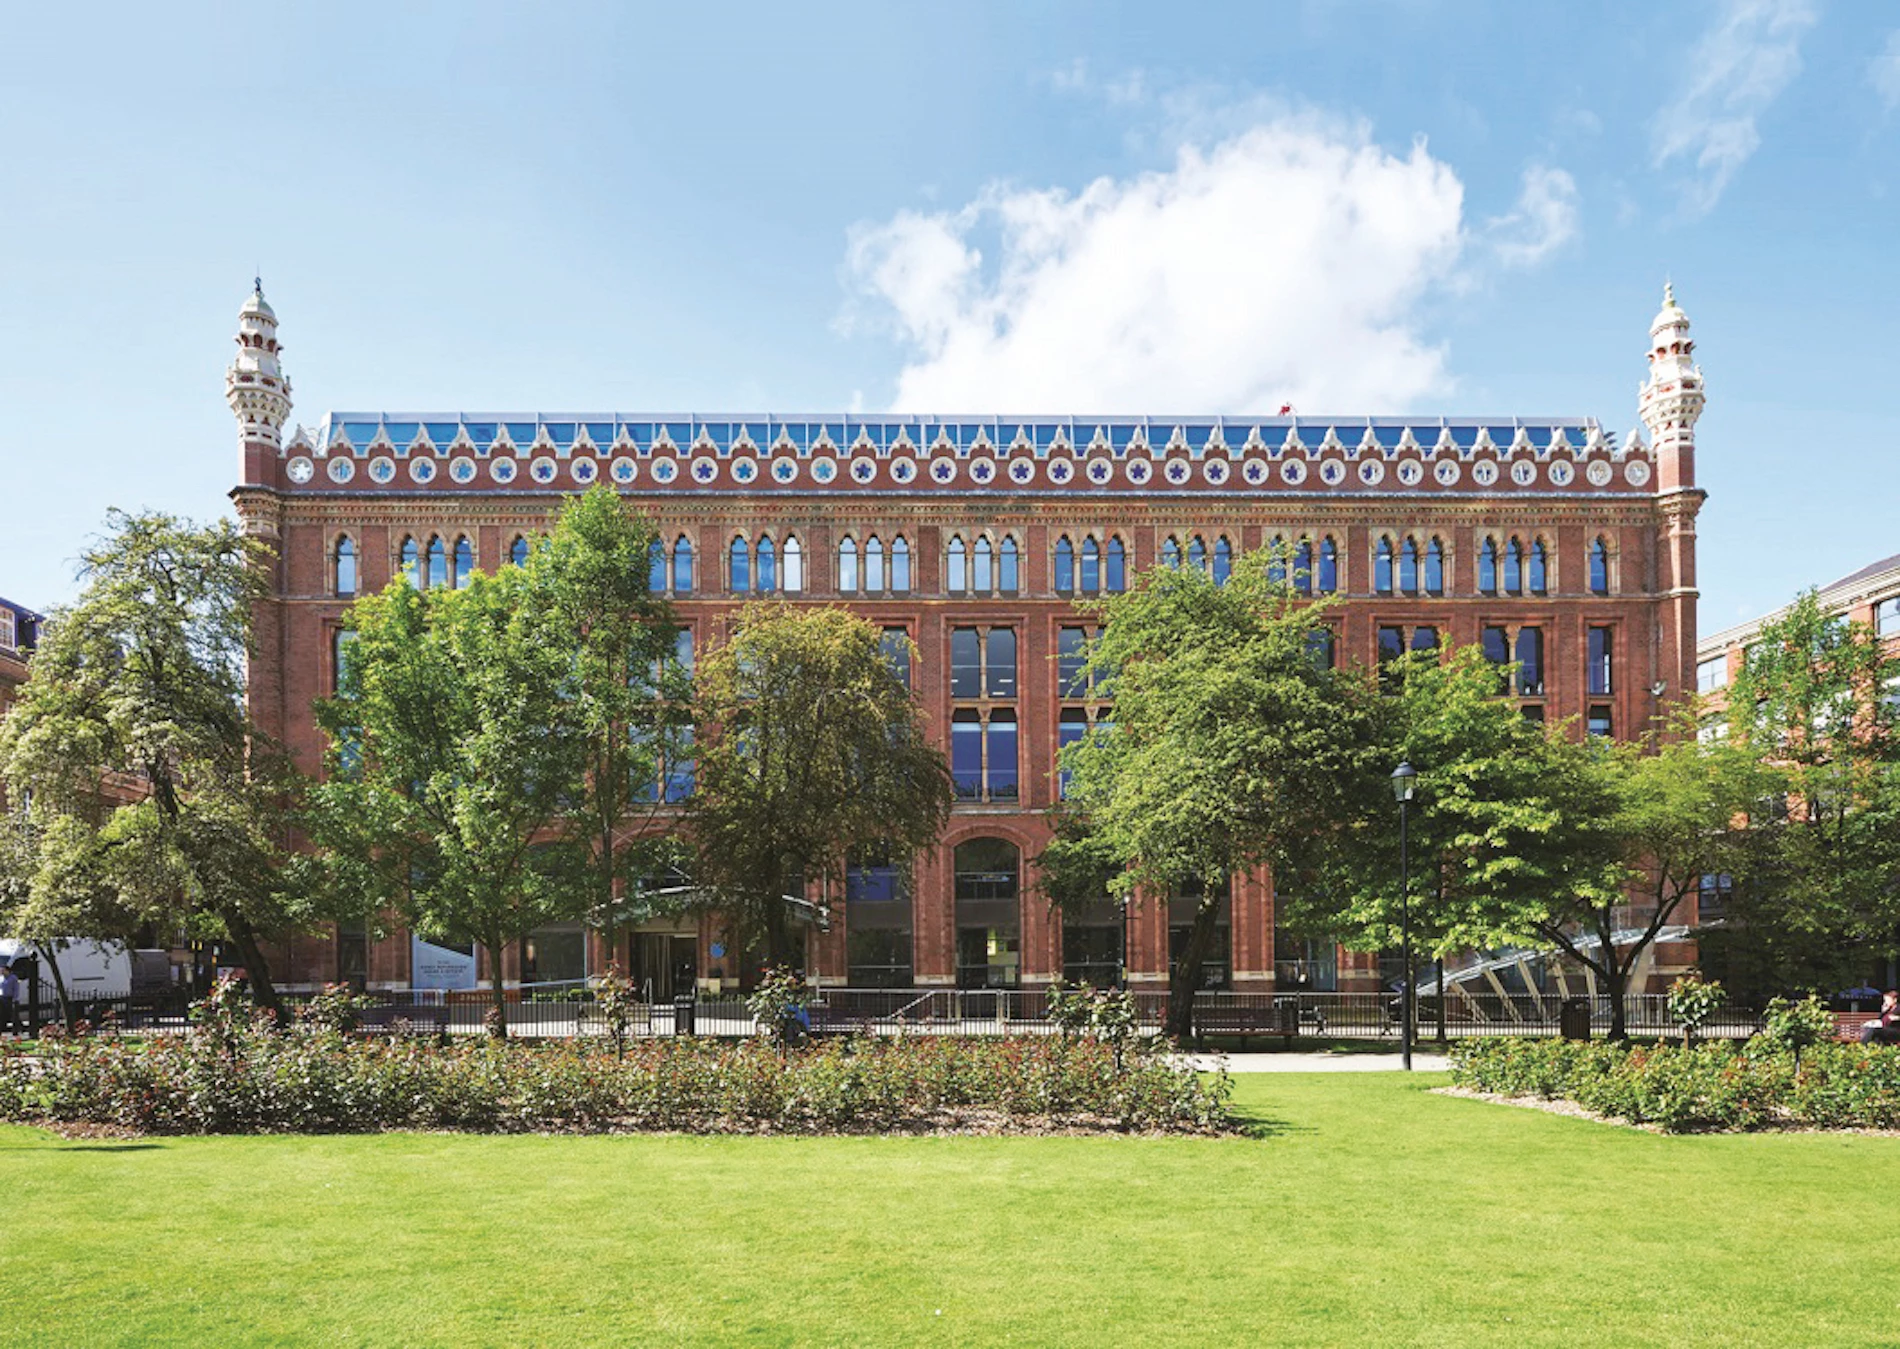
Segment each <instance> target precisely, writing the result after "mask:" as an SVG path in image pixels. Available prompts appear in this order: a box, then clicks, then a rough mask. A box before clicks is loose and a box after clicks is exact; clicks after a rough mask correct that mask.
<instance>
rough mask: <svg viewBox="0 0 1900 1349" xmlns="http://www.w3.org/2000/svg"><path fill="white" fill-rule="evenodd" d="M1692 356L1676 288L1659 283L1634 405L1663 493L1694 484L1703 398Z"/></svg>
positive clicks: (1658, 483) (1700, 376)
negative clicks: (1644, 373)
mask: <svg viewBox="0 0 1900 1349" xmlns="http://www.w3.org/2000/svg"><path fill="white" fill-rule="evenodd" d="M1694 354H1695V343H1694V342H1692V341H1690V339H1689V316H1688V315H1687V314H1685V313H1683V312H1682V307H1681V306H1680V305H1678V304H1677V303H1676V290H1675V287H1674V286H1671V285H1664V286H1663V304H1662V309H1661V310H1660V311H1659V312H1658V313H1657V315H1656V318H1655V321H1654V322H1652V323H1651V324H1650V325H1649V379H1648V380H1647V381H1645V382H1644V384H1643V387H1642V390H1641V393H1640V395H1639V397H1638V402H1637V407H1638V409H1639V411H1640V412H1641V415H1642V418H1643V426H1644V428H1645V429H1646V430H1647V431H1648V432H1649V443H1650V447H1651V448H1652V449H1653V450H1654V451H1655V455H1656V477H1657V484H1656V485H1657V487H1658V489H1659V490H1661V491H1664V492H1669V491H1675V490H1678V489H1681V488H1685V487H1693V486H1695V424H1696V419H1697V418H1698V417H1700V416H1701V415H1702V407H1703V404H1704V403H1705V402H1706V401H1707V400H1706V399H1705V398H1704V396H1703V392H1702V370H1701V368H1700V367H1699V366H1697V365H1696V363H1695V362H1694V361H1693V360H1692V359H1691V357H1692V356H1693V355H1694Z"/></svg>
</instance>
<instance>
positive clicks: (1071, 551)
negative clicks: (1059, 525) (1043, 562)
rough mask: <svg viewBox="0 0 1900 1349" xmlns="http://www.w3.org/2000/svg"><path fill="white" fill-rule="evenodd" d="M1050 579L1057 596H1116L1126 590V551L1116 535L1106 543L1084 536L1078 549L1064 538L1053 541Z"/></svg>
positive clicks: (1090, 536)
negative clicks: (1052, 569) (1051, 578)
mask: <svg viewBox="0 0 1900 1349" xmlns="http://www.w3.org/2000/svg"><path fill="white" fill-rule="evenodd" d="M1053 577H1054V582H1055V584H1054V589H1055V591H1056V592H1057V593H1058V594H1062V595H1069V594H1081V595H1100V594H1102V593H1104V592H1106V593H1108V594H1111V595H1118V594H1120V593H1121V592H1122V591H1124V590H1126V589H1127V588H1128V549H1127V548H1126V547H1125V546H1124V545H1123V543H1122V541H1121V538H1120V537H1119V536H1117V535H1110V536H1109V538H1108V540H1107V542H1103V541H1102V540H1099V539H1097V538H1095V537H1094V536H1092V535H1087V536H1084V537H1083V539H1082V544H1081V546H1080V547H1079V548H1078V547H1077V546H1076V545H1075V544H1074V543H1073V542H1072V541H1071V540H1070V538H1069V536H1068V535H1067V534H1064V535H1062V536H1061V537H1060V538H1058V539H1057V540H1056V556H1055V568H1054V572H1053Z"/></svg>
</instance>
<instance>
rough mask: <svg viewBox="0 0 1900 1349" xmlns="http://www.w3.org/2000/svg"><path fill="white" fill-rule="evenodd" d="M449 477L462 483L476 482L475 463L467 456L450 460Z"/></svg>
mask: <svg viewBox="0 0 1900 1349" xmlns="http://www.w3.org/2000/svg"><path fill="white" fill-rule="evenodd" d="M449 477H451V478H453V479H454V480H455V481H456V482H460V483H470V482H474V481H475V461H474V460H473V459H470V458H469V457H468V456H467V455H463V456H461V457H460V458H459V459H451V460H449Z"/></svg>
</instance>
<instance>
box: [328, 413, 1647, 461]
mask: <svg viewBox="0 0 1900 1349" xmlns="http://www.w3.org/2000/svg"><path fill="white" fill-rule="evenodd" d="M1520 436H1521V437H1522V438H1523V439H1525V440H1527V441H1528V442H1529V444H1530V445H1531V446H1532V448H1533V449H1534V450H1535V451H1536V453H1537V455H1538V456H1539V457H1540V458H1541V457H1544V456H1546V455H1548V454H1550V453H1552V452H1554V451H1555V450H1557V449H1558V448H1560V447H1561V448H1564V449H1568V450H1569V451H1571V452H1572V453H1576V454H1581V453H1582V452H1583V451H1584V450H1586V449H1589V448H1592V447H1595V446H1601V447H1606V448H1611V449H1614V448H1615V445H1616V441H1615V437H1614V436H1613V435H1612V434H1611V433H1610V432H1608V431H1606V430H1605V429H1604V428H1603V427H1602V425H1601V424H1600V423H1599V422H1598V421H1597V420H1596V419H1595V418H1593V417H1536V418H1511V417H1437V418H1434V417H1363V416H1361V417H1339V418H1334V417H1302V416H1285V417H1207V416H1199V417H1023V418H1014V417H982V418H969V417H961V418H938V417H900V416H881V417H868V416H846V415H823V414H802V415H797V416H789V415H788V416H780V415H771V414H764V413H761V414H754V415H742V414H734V413H720V414H696V413H675V414H653V413H642V414H637V415H636V414H627V413H604V412H600V413H592V412H590V413H560V414H541V413H477V412H465V413H447V412H429V413H393V412H384V413H378V412H333V413H330V414H329V415H327V416H326V417H325V418H324V419H323V421H322V422H321V423H319V425H318V427H317V429H316V432H315V433H314V436H313V437H312V439H313V441H314V443H315V445H316V446H317V447H318V448H319V450H321V451H323V452H325V453H329V452H334V451H341V450H344V449H346V448H347V449H348V450H349V451H350V452H353V453H355V454H358V455H366V454H368V453H370V451H371V449H372V447H374V448H376V449H379V450H387V451H390V452H393V453H394V454H396V455H398V456H406V455H408V454H409V453H411V452H421V453H427V452H430V451H433V452H434V453H436V454H441V455H446V454H448V453H450V452H451V451H452V450H453V451H461V452H464V453H467V452H473V453H475V454H478V455H484V456H485V455H489V454H493V453H496V452H503V453H507V452H510V451H512V452H514V453H517V454H527V453H528V452H529V451H530V450H537V449H538V450H540V451H542V452H544V453H545V452H549V451H551V452H553V453H554V454H556V455H557V456H559V457H563V458H565V457H567V456H569V455H572V454H573V453H574V452H575V451H576V450H582V451H585V450H588V449H591V450H593V451H594V452H596V453H599V454H607V453H609V452H611V451H614V450H620V451H623V452H624V451H627V450H631V451H633V452H634V453H636V454H641V455H646V454H651V453H652V452H653V451H654V450H656V449H657V450H662V451H664V450H669V449H670V450H673V451H676V452H678V453H681V454H685V453H688V452H691V451H693V450H696V449H697V450H701V451H704V450H705V449H708V448H710V449H711V450H712V451H713V452H714V453H716V454H718V455H720V456H722V457H725V456H730V455H731V454H733V453H734V452H735V451H746V450H751V451H753V452H755V453H759V454H770V453H773V452H781V453H782V452H784V451H786V450H790V451H791V452H793V453H796V454H797V455H799V456H800V457H808V456H810V455H812V454H815V453H820V452H824V451H831V452H835V453H839V454H844V453H849V452H853V451H856V452H863V451H865V450H867V449H868V450H870V451H872V452H873V453H875V454H877V455H879V456H889V455H891V454H894V453H900V452H911V453H918V454H929V453H933V452H938V453H940V452H942V451H944V450H946V449H947V450H949V451H951V452H953V453H955V454H957V455H959V456H963V457H967V456H968V455H970V454H972V453H975V452H977V451H979V450H989V451H993V452H997V453H1009V452H1011V451H1016V450H1024V449H1026V450H1028V451H1029V452H1030V453H1032V454H1034V455H1035V456H1036V457H1037V458H1039V459H1041V458H1046V457H1048V456H1049V455H1050V454H1051V453H1053V452H1055V451H1057V450H1060V449H1065V448H1066V449H1068V450H1071V451H1075V452H1082V451H1086V450H1089V449H1091V448H1105V449H1107V450H1108V451H1109V452H1110V453H1112V454H1113V455H1114V456H1115V457H1117V458H1122V457H1125V456H1126V455H1128V454H1129V453H1131V452H1134V451H1148V452H1152V453H1159V452H1161V451H1162V450H1164V449H1167V448H1169V447H1170V446H1176V447H1181V448H1185V449H1186V450H1187V451H1188V452H1189V453H1190V454H1191V455H1192V456H1193V457H1194V458H1196V459H1199V458H1201V457H1203V456H1204V455H1207V454H1209V453H1213V454H1221V453H1227V454H1231V455H1237V454H1239V453H1240V452H1241V451H1243V450H1254V451H1256V452H1259V451H1264V452H1266V453H1268V454H1274V455H1277V454H1280V453H1283V452H1285V451H1288V450H1300V449H1303V450H1306V451H1308V452H1314V451H1317V450H1318V449H1319V448H1320V447H1321V446H1322V445H1328V444H1335V445H1338V446H1339V447H1341V448H1342V449H1343V450H1345V451H1346V452H1347V453H1348V454H1355V453H1359V452H1361V451H1362V450H1364V451H1367V452H1371V451H1373V450H1376V451H1378V452H1382V453H1383V454H1385V455H1386V456H1388V457H1390V456H1393V455H1396V454H1398V453H1399V452H1400V451H1401V450H1402V449H1404V448H1406V447H1407V446H1408V444H1409V445H1410V446H1415V447H1416V448H1418V449H1420V450H1424V451H1430V450H1432V449H1433V448H1434V447H1436V446H1440V445H1442V444H1446V443H1449V444H1450V445H1451V446H1452V447H1453V448H1454V449H1455V450H1456V451H1457V452H1458V453H1459V454H1460V455H1461V457H1467V458H1468V457H1470V456H1471V455H1472V454H1474V453H1476V451H1477V449H1478V447H1479V445H1480V444H1481V443H1488V444H1489V445H1490V446H1491V447H1492V448H1494V449H1495V450H1497V451H1499V452H1504V451H1507V450H1509V449H1510V448H1511V446H1512V445H1514V444H1516V443H1517V442H1518V440H1519V439H1520Z"/></svg>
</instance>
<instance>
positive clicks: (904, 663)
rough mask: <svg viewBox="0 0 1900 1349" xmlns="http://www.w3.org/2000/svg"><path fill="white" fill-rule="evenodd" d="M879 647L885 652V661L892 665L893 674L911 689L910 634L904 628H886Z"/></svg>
mask: <svg viewBox="0 0 1900 1349" xmlns="http://www.w3.org/2000/svg"><path fill="white" fill-rule="evenodd" d="M879 646H880V647H882V649H883V651H884V659H885V660H886V661H887V662H889V664H890V667H891V673H892V674H894V675H896V676H897V678H898V680H899V682H901V683H902V684H903V685H904V687H905V688H909V687H910V634H909V633H908V632H906V631H905V630H904V629H903V628H886V629H884V635H883V638H882V640H881V641H880V642H879Z"/></svg>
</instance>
